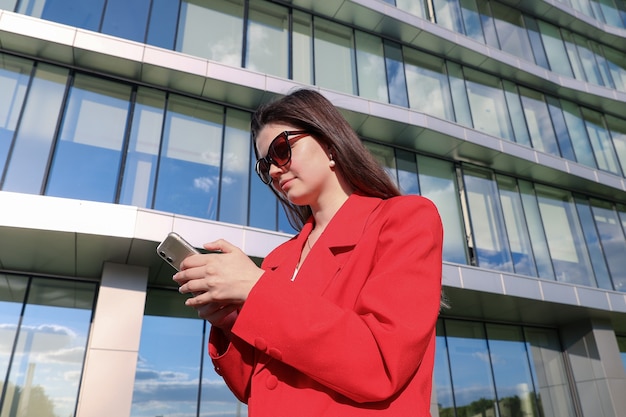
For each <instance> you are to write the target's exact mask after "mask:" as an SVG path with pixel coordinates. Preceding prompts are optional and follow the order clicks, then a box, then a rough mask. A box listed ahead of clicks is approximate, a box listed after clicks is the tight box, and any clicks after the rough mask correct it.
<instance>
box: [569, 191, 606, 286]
mask: <svg viewBox="0 0 626 417" xmlns="http://www.w3.org/2000/svg"><path fill="white" fill-rule="evenodd" d="M574 200H575V202H576V210H577V211H578V217H579V218H580V226H581V227H582V231H583V235H584V236H585V241H586V243H587V250H588V251H589V259H590V261H591V266H592V267H593V271H594V273H595V279H593V280H591V281H592V282H593V283H594V284H595V285H597V286H598V287H600V288H604V289H607V290H612V289H613V285H612V284H611V280H610V278H609V270H608V269H607V266H606V259H605V257H604V253H603V252H602V247H601V245H600V239H599V236H598V229H596V225H595V223H594V220H593V216H592V214H591V208H590V207H589V201H588V200H587V199H586V198H583V197H574Z"/></svg>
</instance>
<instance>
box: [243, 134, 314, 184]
mask: <svg viewBox="0 0 626 417" xmlns="http://www.w3.org/2000/svg"><path fill="white" fill-rule="evenodd" d="M294 135H297V136H296V137H295V138H292V139H291V143H293V142H295V141H297V140H298V139H302V138H304V137H306V136H309V134H308V133H307V132H305V131H304V130H286V131H284V132H281V133H279V134H278V136H276V137H275V138H274V140H272V143H270V146H269V147H268V148H267V155H266V156H265V157H264V158H260V159H257V161H256V166H255V167H254V169H255V171H256V173H257V175H258V176H259V178H261V181H263V182H264V183H265V184H269V183H271V182H272V176H271V175H270V166H271V165H276V166H277V167H278V168H280V167H284V166H285V165H287V164H288V163H289V162H290V161H291V143H290V142H289V141H290V139H289V136H294Z"/></svg>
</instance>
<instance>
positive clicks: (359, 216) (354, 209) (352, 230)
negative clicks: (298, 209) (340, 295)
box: [294, 193, 381, 294]
mask: <svg viewBox="0 0 626 417" xmlns="http://www.w3.org/2000/svg"><path fill="white" fill-rule="evenodd" d="M380 202H381V200H380V199H378V198H371V197H364V196H361V195H358V194H356V193H355V194H352V195H351V196H350V198H348V200H347V201H346V202H345V203H344V204H343V206H341V208H340V209H339V211H338V212H337V213H336V214H335V216H334V217H333V219H332V220H331V222H330V223H329V224H328V226H327V228H326V230H325V231H324V233H322V235H321V236H320V238H319V239H318V240H317V242H315V245H313V248H312V249H311V252H310V253H309V255H308V256H307V258H306V259H305V260H304V263H303V264H302V265H301V267H300V271H299V272H298V276H297V277H296V279H295V283H297V285H302V286H303V287H304V288H306V289H308V290H309V291H310V292H311V294H322V293H323V292H324V290H325V289H326V288H327V287H328V284H330V282H332V280H333V279H334V278H335V277H336V276H337V275H338V274H339V272H340V271H341V269H342V268H343V266H344V265H345V264H346V262H347V261H348V259H349V258H350V256H351V255H352V253H353V249H354V247H355V245H356V244H357V242H358V241H359V239H360V238H361V236H362V235H363V231H364V228H365V225H366V224H367V221H368V219H369V216H370V215H371V213H372V212H373V211H374V209H375V208H376V207H378V205H379V204H380ZM311 228H312V225H311ZM311 228H309V229H308V230H307V233H306V235H304V233H301V235H302V236H301V238H303V241H302V245H303V244H304V242H305V241H306V238H307V237H308V235H309V233H310V232H311ZM303 232H304V229H303ZM298 240H300V239H298ZM300 248H301V246H300ZM294 267H295V265H294Z"/></svg>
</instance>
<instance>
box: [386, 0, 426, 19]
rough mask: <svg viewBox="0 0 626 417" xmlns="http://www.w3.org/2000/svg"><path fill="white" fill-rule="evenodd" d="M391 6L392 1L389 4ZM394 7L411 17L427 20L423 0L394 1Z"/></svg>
mask: <svg viewBox="0 0 626 417" xmlns="http://www.w3.org/2000/svg"><path fill="white" fill-rule="evenodd" d="M390 3H391V4H393V1H391V2H390ZM395 3H396V7H397V8H398V9H400V10H404V11H405V12H408V13H411V14H412V15H415V16H418V17H421V18H422V19H426V18H427V14H426V8H425V7H424V0H395Z"/></svg>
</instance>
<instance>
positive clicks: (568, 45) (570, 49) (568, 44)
mask: <svg viewBox="0 0 626 417" xmlns="http://www.w3.org/2000/svg"><path fill="white" fill-rule="evenodd" d="M561 36H562V37H563V41H564V42H565V50H566V51H567V56H568V58H569V62H570V64H571V66H572V71H573V73H574V78H576V79H577V80H586V78H585V70H584V69H583V64H582V61H581V59H580V56H578V48H577V45H576V41H575V39H574V35H573V34H572V33H571V32H568V31H566V30H561Z"/></svg>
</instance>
